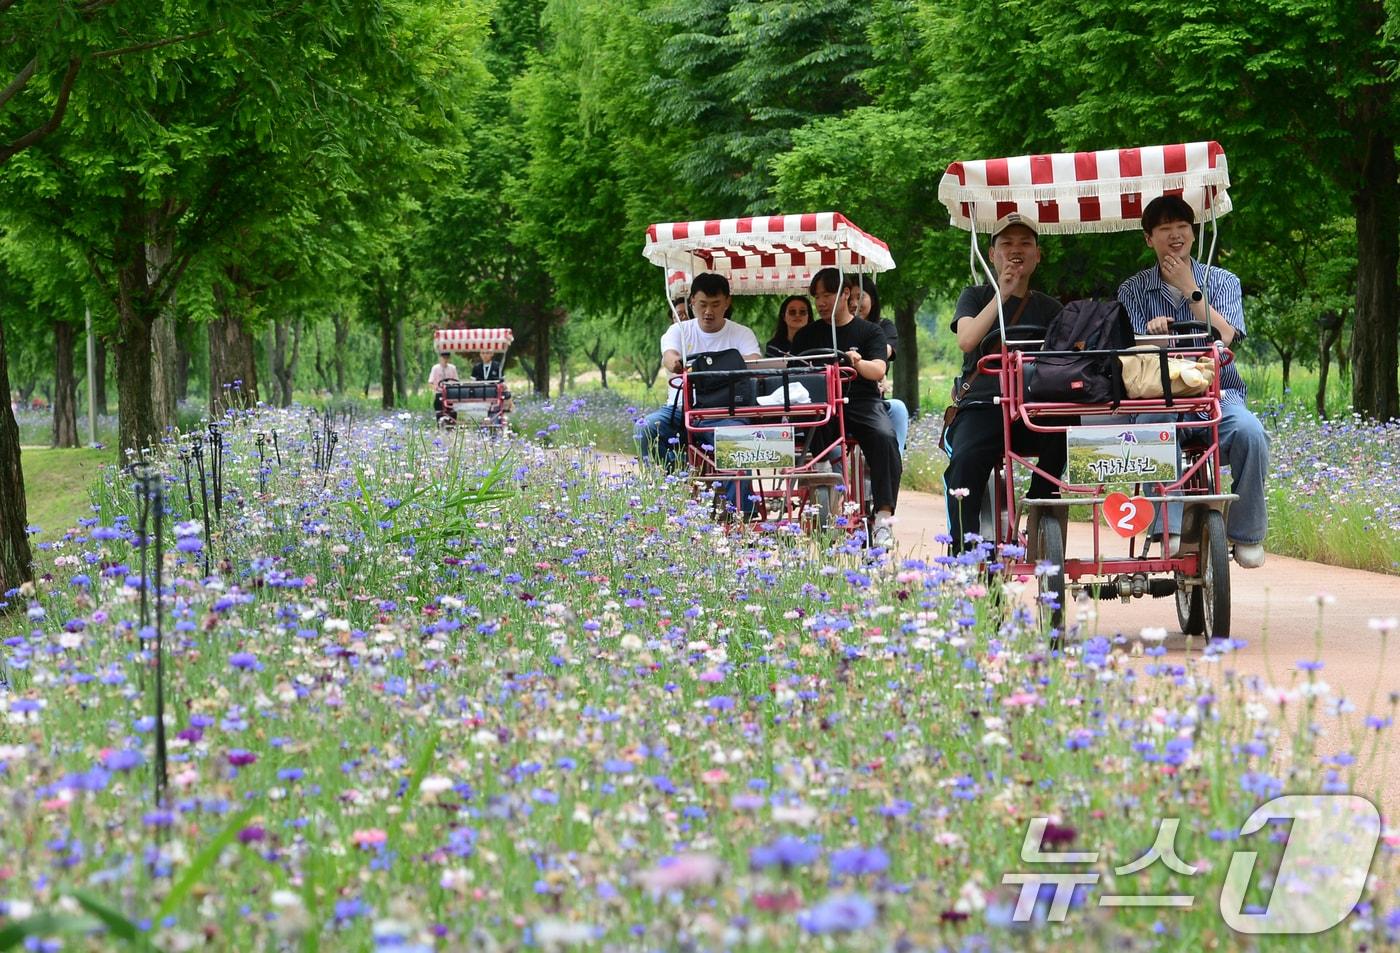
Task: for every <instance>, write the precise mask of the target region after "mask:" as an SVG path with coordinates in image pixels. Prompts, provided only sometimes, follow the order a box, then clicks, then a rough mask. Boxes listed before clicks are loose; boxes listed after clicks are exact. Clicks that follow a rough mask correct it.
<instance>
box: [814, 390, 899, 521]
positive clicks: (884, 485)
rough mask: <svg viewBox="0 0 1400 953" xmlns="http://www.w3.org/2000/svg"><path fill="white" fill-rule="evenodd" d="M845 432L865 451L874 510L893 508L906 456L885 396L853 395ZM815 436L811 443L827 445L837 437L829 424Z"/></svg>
mask: <svg viewBox="0 0 1400 953" xmlns="http://www.w3.org/2000/svg"><path fill="white" fill-rule="evenodd" d="M845 417H846V435H847V436H848V437H853V438H855V441H856V443H858V444H860V449H861V452H862V453H864V454H865V463H866V467H867V469H869V471H870V496H871V501H872V503H873V504H874V507H875V512H877V513H878V512H880V511H881V510H889V511H890V512H891V513H893V512H894V507H895V503H896V502H897V501H898V500H899V480H900V477H902V476H903V475H904V460H903V459H902V458H901V457H900V455H899V440H898V439H896V437H895V435H894V424H893V423H892V422H891V421H890V412H889V409H888V408H887V407H886V406H885V402H884V401H883V400H874V401H865V400H859V399H854V400H852V401H851V402H850V403H848V404H847V405H846V408H845ZM818 430H819V431H820V433H817V434H814V435H813V436H812V438H811V439H812V444H811V445H812V446H816V447H824V446H826V445H827V444H828V443H830V442H831V441H832V440H835V439H836V433H835V429H834V428H832V427H831V426H830V425H827V426H825V427H820V428H818Z"/></svg>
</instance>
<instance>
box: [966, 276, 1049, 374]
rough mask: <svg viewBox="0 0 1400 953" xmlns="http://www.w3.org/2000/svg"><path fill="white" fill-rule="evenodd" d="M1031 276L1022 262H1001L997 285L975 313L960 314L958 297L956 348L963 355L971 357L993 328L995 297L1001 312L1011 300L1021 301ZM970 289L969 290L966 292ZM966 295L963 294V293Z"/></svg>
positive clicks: (1027, 289) (1028, 290)
mask: <svg viewBox="0 0 1400 953" xmlns="http://www.w3.org/2000/svg"><path fill="white" fill-rule="evenodd" d="M1030 286H1031V273H1030V271H1028V270H1027V269H1026V266H1025V263H1024V262H1014V261H1005V262H1002V265H1001V273H1000V274H999V275H998V276H997V286H996V288H994V289H993V290H992V295H991V297H989V298H988V299H987V303H986V304H985V305H983V306H982V309H981V310H980V311H978V312H977V313H976V314H971V313H969V312H970V308H969V310H968V311H964V310H963V307H964V302H963V298H962V297H959V298H958V304H959V308H958V310H957V312H956V319H957V329H958V348H959V349H960V350H961V351H962V352H963V353H964V354H971V353H972V352H973V351H975V350H977V348H978V346H979V345H980V344H981V343H982V339H983V338H984V337H986V336H987V335H988V334H989V333H991V331H992V329H993V328H995V327H997V294H998V292H999V293H1000V295H1001V305H1002V308H1003V309H1004V308H1005V306H1006V302H1008V301H1010V300H1011V299H1012V298H1025V297H1026V296H1027V295H1029V294H1030V293H1031V288H1030ZM969 290H971V289H969ZM964 295H966V292H964Z"/></svg>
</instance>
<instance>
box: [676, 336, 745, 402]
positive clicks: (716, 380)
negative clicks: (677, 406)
mask: <svg viewBox="0 0 1400 953" xmlns="http://www.w3.org/2000/svg"><path fill="white" fill-rule="evenodd" d="M689 365H690V370H691V372H692V373H691V374H690V375H689V376H688V377H687V380H688V381H689V382H690V388H691V391H690V406H691V407H693V408H702V407H728V408H729V409H730V412H731V413H732V412H733V410H734V408H735V407H747V406H750V405H752V404H753V403H754V401H755V399H756V398H757V396H758V386H757V382H756V381H755V380H754V378H753V377H752V376H751V375H749V374H748V373H747V371H748V364H747V363H746V362H745V361H744V355H743V354H741V353H740V352H739V351H738V349H736V348H732V347H731V348H728V349H726V350H723V351H704V352H702V353H700V354H692V355H691V356H690V361H689Z"/></svg>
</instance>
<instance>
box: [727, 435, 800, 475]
mask: <svg viewBox="0 0 1400 953" xmlns="http://www.w3.org/2000/svg"><path fill="white" fill-rule="evenodd" d="M713 443H714V448H715V468H716V469H718V470H778V469H781V468H784V467H788V468H791V467H793V466H796V464H797V450H796V444H795V442H794V440H793V429H792V428H791V427H716V428H715V431H714V440H713Z"/></svg>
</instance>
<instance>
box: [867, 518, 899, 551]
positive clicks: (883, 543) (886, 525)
mask: <svg viewBox="0 0 1400 953" xmlns="http://www.w3.org/2000/svg"><path fill="white" fill-rule="evenodd" d="M870 545H872V546H879V547H882V548H884V549H893V548H894V526H893V525H891V523H890V518H889V517H888V516H877V517H875V525H874V527H873V528H872V529H871V531H870Z"/></svg>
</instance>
